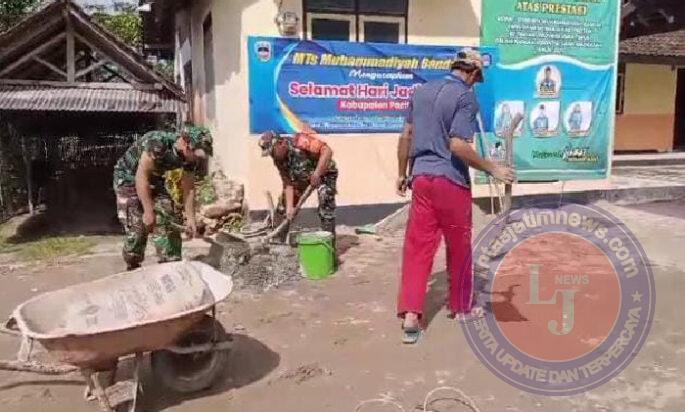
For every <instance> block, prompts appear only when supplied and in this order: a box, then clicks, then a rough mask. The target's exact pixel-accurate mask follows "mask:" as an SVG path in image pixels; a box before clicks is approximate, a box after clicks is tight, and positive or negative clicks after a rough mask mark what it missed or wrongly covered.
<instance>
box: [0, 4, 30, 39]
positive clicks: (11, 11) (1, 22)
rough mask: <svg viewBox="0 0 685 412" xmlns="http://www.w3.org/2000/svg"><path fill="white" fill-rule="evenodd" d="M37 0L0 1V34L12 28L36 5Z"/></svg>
mask: <svg viewBox="0 0 685 412" xmlns="http://www.w3.org/2000/svg"><path fill="white" fill-rule="evenodd" d="M38 1H39V0H2V1H0V33H2V32H3V31H5V30H7V29H9V28H10V27H12V26H14V25H15V24H16V23H17V22H18V21H19V20H21V18H22V17H24V16H25V15H26V14H27V13H28V12H30V11H31V9H32V8H33V7H34V6H35V5H36V4H37V3H38Z"/></svg>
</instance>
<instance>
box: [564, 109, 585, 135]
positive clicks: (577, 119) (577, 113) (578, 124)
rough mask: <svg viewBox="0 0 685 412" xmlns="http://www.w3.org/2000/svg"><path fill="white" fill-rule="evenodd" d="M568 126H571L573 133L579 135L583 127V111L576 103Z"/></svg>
mask: <svg viewBox="0 0 685 412" xmlns="http://www.w3.org/2000/svg"><path fill="white" fill-rule="evenodd" d="M568 124H569V126H570V129H571V132H574V133H578V132H580V131H582V130H581V128H582V127H583V111H582V110H581V108H580V105H579V104H577V103H576V105H575V106H573V111H572V112H571V117H570V118H569V120H568Z"/></svg>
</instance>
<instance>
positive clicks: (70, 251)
mask: <svg viewBox="0 0 685 412" xmlns="http://www.w3.org/2000/svg"><path fill="white" fill-rule="evenodd" d="M95 244H96V241H95V239H93V238H92V237H91V238H88V237H85V236H46V237H43V238H40V239H36V240H32V241H28V242H23V243H11V242H7V239H3V238H0V253H15V254H16V255H17V257H19V258H20V259H22V260H49V259H54V258H58V257H62V256H80V255H85V254H87V253H88V252H90V250H91V249H92V248H93V246H95Z"/></svg>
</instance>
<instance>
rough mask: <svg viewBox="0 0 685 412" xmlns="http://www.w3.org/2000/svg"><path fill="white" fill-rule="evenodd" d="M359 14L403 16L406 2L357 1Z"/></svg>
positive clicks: (391, 0)
mask: <svg viewBox="0 0 685 412" xmlns="http://www.w3.org/2000/svg"><path fill="white" fill-rule="evenodd" d="M359 12H360V13H362V14H364V13H366V14H392V15H400V16H404V15H405V14H406V12H407V0H359Z"/></svg>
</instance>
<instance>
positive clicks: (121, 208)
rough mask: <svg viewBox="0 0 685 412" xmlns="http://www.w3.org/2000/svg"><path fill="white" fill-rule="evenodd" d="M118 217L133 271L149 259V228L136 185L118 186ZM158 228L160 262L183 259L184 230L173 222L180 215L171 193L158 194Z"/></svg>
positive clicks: (154, 235) (156, 242)
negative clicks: (146, 256) (173, 224)
mask: <svg viewBox="0 0 685 412" xmlns="http://www.w3.org/2000/svg"><path fill="white" fill-rule="evenodd" d="M115 192H116V196H117V216H118V217H119V221H120V222H121V225H122V226H123V227H124V230H125V232H126V235H125V238H124V248H123V256H124V261H126V265H127V267H128V269H129V270H131V269H134V268H137V267H139V266H140V264H141V263H142V262H143V260H144V259H145V247H146V246H147V238H148V231H147V229H146V228H145V225H144V224H143V205H142V204H141V203H140V199H138V195H137V193H136V188H135V187H130V186H123V187H118V188H115ZM154 202H155V218H156V221H155V228H154V230H153V231H152V242H153V244H154V245H155V249H156V251H157V258H158V261H159V262H160V263H163V262H173V261H178V260H181V244H182V240H181V232H180V231H179V230H178V229H176V228H174V227H173V226H172V225H171V223H172V222H171V219H174V216H175V215H176V213H175V210H174V202H173V200H171V198H170V197H169V196H168V195H165V194H156V195H154Z"/></svg>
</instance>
